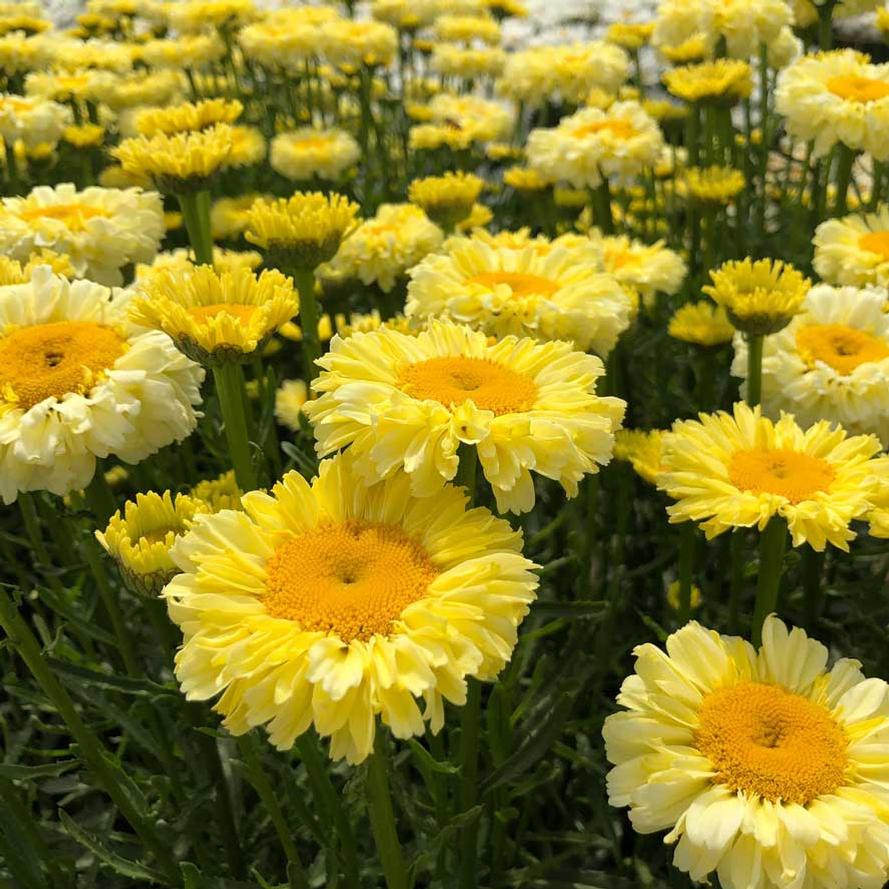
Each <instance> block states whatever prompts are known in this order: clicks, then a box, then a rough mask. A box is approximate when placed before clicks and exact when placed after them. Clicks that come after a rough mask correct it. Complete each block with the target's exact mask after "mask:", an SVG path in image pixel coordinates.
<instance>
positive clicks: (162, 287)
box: [130, 265, 299, 366]
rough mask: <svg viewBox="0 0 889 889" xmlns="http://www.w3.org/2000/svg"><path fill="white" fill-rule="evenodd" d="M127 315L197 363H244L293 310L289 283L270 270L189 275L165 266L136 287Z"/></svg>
mask: <svg viewBox="0 0 889 889" xmlns="http://www.w3.org/2000/svg"><path fill="white" fill-rule="evenodd" d="M138 293H139V296H138V297H137V298H136V299H135V300H134V301H133V305H132V308H131V310H130V317H131V318H132V320H133V321H134V323H136V324H141V325H143V326H145V327H153V328H157V329H158V330H162V331H164V333H166V334H167V335H168V336H170V338H171V339H172V340H173V341H174V342H175V343H176V345H177V346H178V347H179V349H180V350H181V351H182V352H184V353H185V354H186V355H188V356H189V357H190V358H192V359H194V360H195V361H199V362H200V363H201V364H204V365H209V366H216V365H221V364H229V363H232V362H235V363H242V362H245V361H249V360H250V358H251V357H252V356H253V354H254V352H256V350H257V349H261V348H262V347H263V346H264V345H265V343H266V342H267V341H268V339H269V337H271V336H272V334H274V333H275V332H276V331H277V330H278V328H279V327H281V325H282V324H284V323H286V322H287V321H289V320H290V319H291V318H292V317H293V316H294V315H295V314H296V313H297V311H298V309H299V298H298V296H297V294H296V291H295V290H294V289H293V282H292V281H291V279H290V278H287V277H285V276H284V275H282V274H281V273H280V272H279V271H277V270H276V269H267V270H266V271H264V272H262V274H260V275H259V277H257V276H256V275H255V274H254V273H253V272H251V271H250V270H249V269H246V268H238V269H234V270H232V271H227V272H216V271H215V270H214V269H213V268H211V267H210V266H208V265H198V266H195V267H194V268H193V269H192V270H191V271H190V272H189V273H187V274H182V273H180V272H179V271H178V270H176V269H173V270H169V269H165V270H162V271H159V272H157V273H156V274H153V275H152V276H151V277H150V278H149V279H148V280H147V281H146V282H145V283H144V284H140V285H139V286H138Z"/></svg>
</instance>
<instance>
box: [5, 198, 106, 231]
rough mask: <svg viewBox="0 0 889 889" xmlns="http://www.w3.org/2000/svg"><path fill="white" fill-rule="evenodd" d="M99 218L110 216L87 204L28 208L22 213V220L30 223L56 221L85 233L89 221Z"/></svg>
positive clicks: (72, 229)
mask: <svg viewBox="0 0 889 889" xmlns="http://www.w3.org/2000/svg"><path fill="white" fill-rule="evenodd" d="M98 216H104V217H106V218H107V217H108V214H107V213H106V212H105V211H104V210H102V209H101V208H99V207H90V206H87V205H86V204H49V205H47V206H45V207H28V208H27V209H26V210H22V212H21V217H22V219H26V220H28V222H33V221H34V220H36V219H55V220H57V221H58V222H62V223H64V224H65V225H66V226H67V227H68V228H69V229H71V231H73V232H80V231H83V230H84V228H86V223H87V221H88V220H90V219H95V218H96V217H98Z"/></svg>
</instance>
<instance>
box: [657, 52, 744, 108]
mask: <svg viewBox="0 0 889 889" xmlns="http://www.w3.org/2000/svg"><path fill="white" fill-rule="evenodd" d="M663 80H664V84H665V86H666V87H667V91H668V92H669V93H671V94H672V95H674V96H676V98H677V99H683V100H684V101H686V102H689V103H692V104H703V105H720V106H724V107H731V106H732V105H735V104H736V103H738V102H740V101H741V99H747V98H749V96H750V93H751V92H752V90H753V75H752V73H751V70H750V65H748V64H747V62H742V61H739V60H738V59H717V60H716V61H715V62H701V63H700V64H697V65H686V66H684V67H682V68H673V69H672V70H671V71H667V72H665V74H664V76H663Z"/></svg>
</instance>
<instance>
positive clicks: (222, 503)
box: [189, 469, 243, 512]
mask: <svg viewBox="0 0 889 889" xmlns="http://www.w3.org/2000/svg"><path fill="white" fill-rule="evenodd" d="M189 494H190V495H191V496H192V497H195V498H196V499H198V500H200V501H202V502H203V503H205V504H206V505H207V506H208V507H209V510H210V512H219V510H220V509H240V508H241V496H242V494H243V491H241V489H240V488H239V487H238V481H237V479H236V478H235V471H234V470H233V469H229V470H228V472H223V473H222V474H221V475H218V476H216V478H207V479H204V480H203V481H200V482H198V483H197V484H196V485H195V486H194V487H193V488H192V489H191V490H190V491H189Z"/></svg>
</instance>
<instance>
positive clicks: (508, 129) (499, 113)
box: [426, 93, 515, 142]
mask: <svg viewBox="0 0 889 889" xmlns="http://www.w3.org/2000/svg"><path fill="white" fill-rule="evenodd" d="M426 107H427V111H428V113H429V119H430V120H431V121H432V123H435V124H441V125H444V126H447V127H450V128H451V129H456V130H458V131H459V132H460V133H462V134H463V135H464V136H465V137H466V138H467V139H469V141H470V142H496V141H498V140H503V139H508V138H509V137H510V136H511V134H512V131H513V129H514V127H515V114H514V112H513V111H512V109H510V108H507V107H505V106H504V105H503V104H502V103H501V102H494V101H491V100H490V99H483V98H481V97H480V96H473V95H461V96H455V95H453V94H452V93H440V94H439V95H437V96H435V97H434V98H433V99H432V100H431V101H430V102H429V104H428V106H426Z"/></svg>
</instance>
